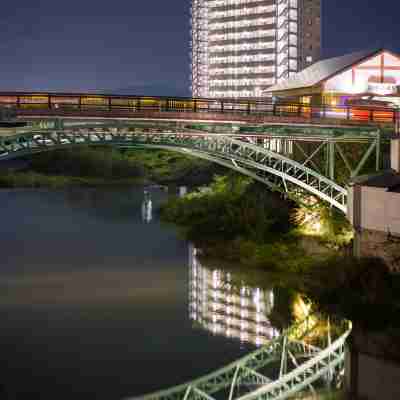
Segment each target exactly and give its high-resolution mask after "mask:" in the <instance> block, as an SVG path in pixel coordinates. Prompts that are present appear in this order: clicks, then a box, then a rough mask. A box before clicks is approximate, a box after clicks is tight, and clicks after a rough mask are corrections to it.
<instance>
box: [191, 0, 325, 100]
mask: <svg viewBox="0 0 400 400" xmlns="http://www.w3.org/2000/svg"><path fill="white" fill-rule="evenodd" d="M320 48H321V0H192V94H193V96H194V97H216V98H220V97H227V98H238V97H244V98H248V97H261V96H262V93H263V92H264V91H265V89H267V88H268V87H269V86H271V85H274V84H275V83H278V82H280V81H282V80H284V79H287V78H288V77H289V76H290V75H291V74H293V73H296V72H298V71H300V70H301V69H303V68H305V67H307V66H309V65H311V64H312V63H314V62H315V61H317V60H318V59H319V58H320Z"/></svg>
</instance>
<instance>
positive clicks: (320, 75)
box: [266, 49, 383, 93]
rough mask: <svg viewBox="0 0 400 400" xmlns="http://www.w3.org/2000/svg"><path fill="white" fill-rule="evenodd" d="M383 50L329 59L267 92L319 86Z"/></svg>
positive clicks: (365, 51) (364, 51)
mask: <svg viewBox="0 0 400 400" xmlns="http://www.w3.org/2000/svg"><path fill="white" fill-rule="evenodd" d="M381 51H383V50H382V49H375V50H363V51H358V52H356V53H351V54H346V55H344V56H341V57H334V58H328V59H326V60H322V61H319V62H317V63H315V64H313V65H311V66H309V67H308V68H306V69H304V70H303V71H301V72H298V73H297V74H295V75H293V76H292V77H291V78H289V79H288V80H286V81H284V82H281V83H278V84H276V85H274V86H272V87H270V88H268V89H267V90H266V92H267V93H269V92H278V91H283V90H290V89H300V88H305V87H311V86H314V85H317V84H318V83H320V82H321V81H323V80H325V79H327V78H329V77H331V76H333V75H335V74H337V73H339V72H341V71H343V70H345V69H347V68H349V67H351V66H352V65H354V64H357V63H359V62H360V61H362V60H363V59H365V58H367V57H369V56H373V55H374V54H377V53H380V52H381Z"/></svg>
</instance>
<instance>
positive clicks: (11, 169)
mask: <svg viewBox="0 0 400 400" xmlns="http://www.w3.org/2000/svg"><path fill="white" fill-rule="evenodd" d="M0 168H1V169H0V187H3V188H16V187H49V188H61V187H65V186H104V185H118V186H121V185H135V184H140V185H143V184H151V183H157V184H170V183H176V184H181V185H189V186H191V185H193V186H196V185H201V184H205V183H208V182H209V181H210V180H211V179H212V176H213V174H214V173H216V172H219V171H220V168H219V167H218V166H215V165H213V164H211V163H209V162H207V161H203V160H199V159H194V158H191V157H187V156H184V155H181V154H177V153H174V152H168V151H162V150H140V149H137V150H136V149H135V150H118V149H110V148H105V147H97V148H92V147H82V148H79V149H73V150H72V149H67V150H57V151H52V152H47V153H40V154H36V155H33V156H32V157H30V158H27V159H25V160H23V162H21V163H19V164H15V163H11V164H7V162H3V163H2V164H0Z"/></svg>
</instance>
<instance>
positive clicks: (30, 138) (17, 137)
mask: <svg viewBox="0 0 400 400" xmlns="http://www.w3.org/2000/svg"><path fill="white" fill-rule="evenodd" d="M79 145H111V146H115V147H144V148H158V149H164V150H170V151H177V152H180V153H183V154H187V155H191V156H194V157H198V158H202V159H205V160H208V161H212V162H215V163H217V164H220V165H222V166H225V167H227V168H230V169H232V170H235V171H238V172H240V173H242V174H245V175H247V176H250V177H251V178H254V179H256V180H258V181H260V182H262V183H264V184H265V185H267V186H268V187H269V188H270V189H272V190H276V191H281V192H285V193H289V194H293V193H294V194H296V193H299V192H303V191H306V192H308V193H311V194H313V195H315V196H317V197H319V198H320V199H322V200H324V201H326V202H328V203H329V204H330V205H331V206H333V207H336V208H337V209H339V210H341V211H342V212H344V213H346V212H347V190H346V189H345V188H343V187H341V186H339V185H338V184H336V183H335V182H334V181H332V180H330V179H328V178H326V177H325V176H323V175H321V174H319V173H318V172H316V171H314V170H312V169H310V168H308V167H306V166H305V165H302V164H300V163H298V162H296V161H293V160H291V159H289V158H287V157H285V156H283V155H281V154H278V153H276V152H273V151H271V150H267V149H265V148H263V147H262V146H258V145H256V144H252V143H248V142H246V141H244V140H239V139H237V138H233V137H231V135H226V134H213V133H177V132H173V133H170V132H164V133H160V132H157V133H147V132H141V133H138V132H130V131H129V130H128V129H123V128H122V129H109V128H104V129H102V128H97V129H91V128H80V129H67V128H65V129H61V130H38V131H32V130H30V131H28V132H24V133H20V134H14V135H10V136H6V137H1V138H0V161H1V160H6V159H12V158H17V157H21V156H26V155H30V154H34V153H39V152H43V151H49V150H53V149H54V150H55V149H60V148H68V147H74V146H79Z"/></svg>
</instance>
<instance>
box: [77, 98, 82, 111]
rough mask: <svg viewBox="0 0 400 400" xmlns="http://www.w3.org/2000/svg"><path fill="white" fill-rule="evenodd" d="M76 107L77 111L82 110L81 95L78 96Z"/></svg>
mask: <svg viewBox="0 0 400 400" xmlns="http://www.w3.org/2000/svg"><path fill="white" fill-rule="evenodd" d="M78 108H79V111H82V96H79V100H78Z"/></svg>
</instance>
